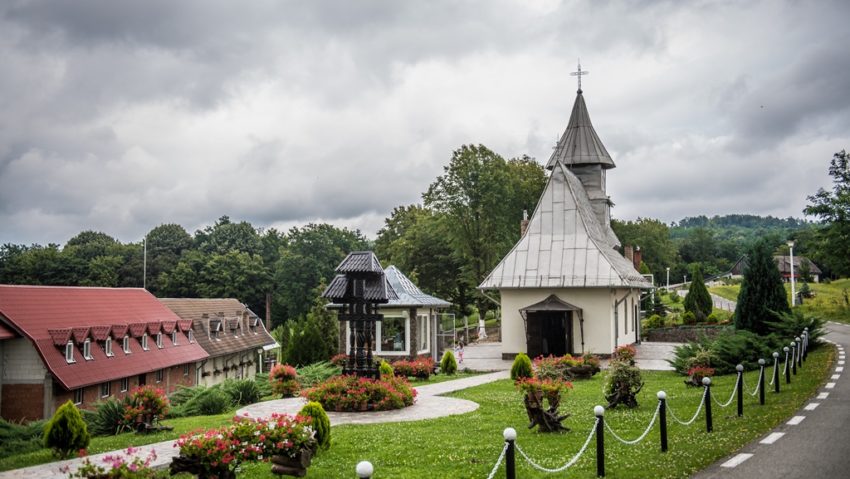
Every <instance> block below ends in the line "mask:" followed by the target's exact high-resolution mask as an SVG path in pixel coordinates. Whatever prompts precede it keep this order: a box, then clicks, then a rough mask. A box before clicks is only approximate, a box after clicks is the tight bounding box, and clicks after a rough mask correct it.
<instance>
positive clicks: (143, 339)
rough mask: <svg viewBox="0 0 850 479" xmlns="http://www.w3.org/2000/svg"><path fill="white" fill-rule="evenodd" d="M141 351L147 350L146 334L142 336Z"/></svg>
mask: <svg viewBox="0 0 850 479" xmlns="http://www.w3.org/2000/svg"><path fill="white" fill-rule="evenodd" d="M142 349H143V350H145V351H147V350H148V335H147V334H143V335H142Z"/></svg>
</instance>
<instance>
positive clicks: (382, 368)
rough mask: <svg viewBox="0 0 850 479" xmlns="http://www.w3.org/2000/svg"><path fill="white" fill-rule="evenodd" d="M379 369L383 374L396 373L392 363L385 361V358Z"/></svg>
mask: <svg viewBox="0 0 850 479" xmlns="http://www.w3.org/2000/svg"><path fill="white" fill-rule="evenodd" d="M378 369H379V370H380V373H381V376H393V375H395V372H394V371H393V367H392V366H391V365H390V363H388V362H386V361H384V360H383V359H382V360H381V365H380V366H379V367H378Z"/></svg>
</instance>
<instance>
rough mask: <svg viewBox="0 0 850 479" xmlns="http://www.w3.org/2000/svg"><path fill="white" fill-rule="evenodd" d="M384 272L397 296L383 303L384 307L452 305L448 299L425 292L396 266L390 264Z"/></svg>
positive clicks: (437, 306)
mask: <svg viewBox="0 0 850 479" xmlns="http://www.w3.org/2000/svg"><path fill="white" fill-rule="evenodd" d="M384 273H385V274H386V275H387V283H388V284H389V286H390V290H391V291H392V292H393V293H394V295H395V298H394V299H390V300H389V302H388V303H387V304H386V305H382V306H381V307H383V308H391V307H393V306H404V307H423V306H430V307H435V308H448V307H449V306H451V303H449V302H448V301H445V300H442V299H440V298H437V297H434V296H431V295H430V294H425V293H423V292H422V290H421V289H419V287H418V286H416V285H415V284H413V281H411V280H410V279H409V278H408V277H407V276H405V275H404V273H402V272H401V270H399V269H398V268H396V267H395V266H388V267H387V269H385V270H384Z"/></svg>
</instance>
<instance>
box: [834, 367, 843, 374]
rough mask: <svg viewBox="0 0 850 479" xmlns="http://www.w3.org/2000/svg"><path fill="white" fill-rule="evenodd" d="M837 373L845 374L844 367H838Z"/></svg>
mask: <svg viewBox="0 0 850 479" xmlns="http://www.w3.org/2000/svg"><path fill="white" fill-rule="evenodd" d="M835 372H837V373H843V372H844V366H838V367H837V368H835Z"/></svg>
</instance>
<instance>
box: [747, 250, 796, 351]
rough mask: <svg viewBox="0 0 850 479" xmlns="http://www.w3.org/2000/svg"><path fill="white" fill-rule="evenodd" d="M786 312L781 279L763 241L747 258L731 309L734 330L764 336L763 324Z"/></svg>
mask: <svg viewBox="0 0 850 479" xmlns="http://www.w3.org/2000/svg"><path fill="white" fill-rule="evenodd" d="M790 311H791V308H789V307H788V297H787V296H786V295H785V287H784V286H783V285H782V276H781V275H780V274H779V268H777V267H776V262H774V261H773V255H772V254H771V251H770V247H769V245H768V244H767V242H766V241H764V240H762V241H759V242H757V243H756V244H754V245H753V247H752V248H751V249H750V251H749V253H748V254H747V265H746V267H745V268H744V281H743V283H741V291H740V292H739V293H738V304H737V306H736V307H735V316H734V321H735V327H736V328H738V329H746V330H749V331H752V332H754V333H756V334H767V333H769V332H770V331H769V326H768V325H767V323H768V322H770V321H776V313H788V312H790Z"/></svg>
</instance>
